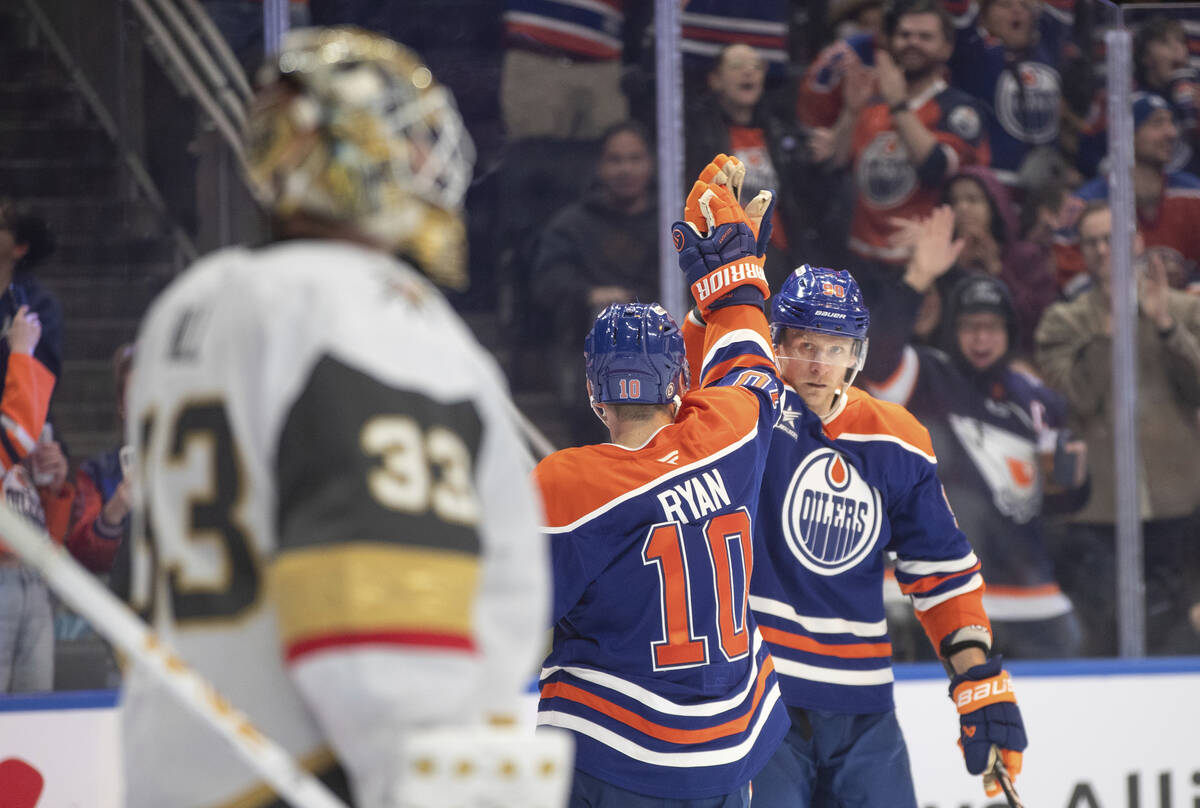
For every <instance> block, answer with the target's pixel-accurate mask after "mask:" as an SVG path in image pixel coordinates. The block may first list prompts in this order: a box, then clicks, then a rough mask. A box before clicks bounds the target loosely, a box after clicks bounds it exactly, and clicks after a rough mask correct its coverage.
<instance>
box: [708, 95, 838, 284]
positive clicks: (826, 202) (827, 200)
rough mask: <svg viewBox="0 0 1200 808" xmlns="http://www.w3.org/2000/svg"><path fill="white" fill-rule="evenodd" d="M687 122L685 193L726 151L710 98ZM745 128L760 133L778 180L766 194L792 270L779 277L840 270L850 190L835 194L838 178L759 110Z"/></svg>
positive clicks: (721, 119) (784, 125)
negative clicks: (809, 268)
mask: <svg viewBox="0 0 1200 808" xmlns="http://www.w3.org/2000/svg"><path fill="white" fill-rule="evenodd" d="M686 118H687V127H686V139H687V144H686V151H685V159H684V178H685V183H684V190H685V191H686V190H687V189H688V188H690V187H691V183H692V181H693V180H695V178H696V177H697V176H698V175H699V174H700V171H701V170H702V169H703V168H704V166H706V165H708V162H709V161H710V160H712V158H713V157H714V156H716V155H717V154H728V153H729V152H730V150H731V147H730V141H729V125H730V123H729V119H728V118H726V117H725V114H724V113H723V112H722V111H721V109H720V107H719V106H717V103H716V101H715V99H713V98H712V97H711V96H707V95H706V96H705V97H704V98H703V99H702V100H700V101H699V102H697V103H696V104H695V105H693V106H692V107H691V108H690V109H689V110H688V112H687V116H686ZM750 125H751V127H757V128H760V129H762V130H763V140H764V141H766V146H767V152H768V153H769V154H770V156H771V164H772V165H773V166H774V167H775V172H776V174H777V175H778V176H779V187H778V188H774V189H771V190H774V191H775V196H776V200H777V201H776V204H777V206H778V213H779V218H780V220H781V222H782V225H783V228H784V230H785V231H786V233H787V238H788V253H789V254H788V255H787V256H786V260H788V261H789V262H790V264H791V265H790V266H788V267H787V269H785V270H784V272H785V273H786V272H787V271H788V270H790V269H791V266H794V265H796V264H799V263H811V264H816V265H826V266H841V265H842V263H841V260H840V259H841V255H842V253H843V252H844V245H845V243H846V237H847V235H848V233H849V221H850V208H851V204H852V197H851V196H850V193H849V189H848V188H846V189H844V191H845V193H842V194H839V193H838V189H839V188H840V186H839V184H838V183H839V178H838V177H836V176H830V175H827V174H825V173H824V172H823V171H822V170H821V169H820V168H818V167H817V166H815V165H814V164H813V163H812V161H811V160H810V159H809V157H808V141H807V139H806V138H805V137H804V135H803V134H802V133H801V132H800V130H799V129H798V128H797V127H796V126H795V125H794V124H793V123H789V122H784V121H783V120H780V119H779V118H776V117H774V116H773V115H772V114H770V113H769V112H768V111H767V109H766V107H765V105H763V104H759V106H758V108H757V109H756V110H755V113H754V118H753V119H752V120H751V122H750ZM748 201H749V200H748V199H743V200H742V202H743V203H745V202H748ZM839 211H840V213H839ZM772 272H773V269H772ZM774 274H778V273H774Z"/></svg>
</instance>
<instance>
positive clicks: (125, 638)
mask: <svg viewBox="0 0 1200 808" xmlns="http://www.w3.org/2000/svg"><path fill="white" fill-rule="evenodd" d="M0 537H3V540H4V543H5V544H6V545H7V546H8V547H9V549H10V550H12V551H13V552H14V553H16V554H17V555H18V556H20V558H21V560H22V561H24V562H25V563H26V564H28V565H29V566H30V567H33V568H34V569H35V570H37V572H38V573H39V574H40V575H41V576H42V578H43V579H44V580H45V581H46V584H47V586H49V587H50V588H51V589H53V590H54V592H55V594H56V595H58V596H59V597H60V598H62V599H63V600H64V601H65V602H66V603H67V604H69V605H70V606H71V608H73V609H74V610H75V611H77V612H78V613H79V614H80V615H82V616H83V617H84V618H85V619H87V620H88V622H90V623H91V624H92V626H93V627H94V628H95V629H96V630H97V631H98V632H100V634H102V635H104V637H105V639H107V640H108V641H109V642H111V643H112V644H113V645H114V646H116V647H118V648H120V649H121V651H122V652H124V653H125V654H126V655H127V656H128V657H129V658H130V659H132V660H134V661H135V662H136V663H137V664H139V665H141V666H143V667H144V668H145V669H146V670H147V671H149V672H151V673H152V674H153V675H154V676H155V677H156V678H157V679H158V680H159V682H160V683H162V684H163V685H164V686H165V687H166V689H167V690H168V691H170V693H171V694H172V695H173V696H174V697H175V698H176V699H177V700H178V701H179V703H180V704H182V705H183V706H184V707H186V708H187V709H189V710H190V711H191V712H192V713H193V714H195V715H196V716H197V717H199V718H200V719H201V720H203V721H204V722H205V723H206V724H208V725H209V726H210V727H211V728H212V729H213V731H214V732H216V733H217V734H218V735H220V736H221V737H222V738H224V739H225V741H226V742H228V743H229V745H230V746H232V747H233V748H234V749H235V750H236V751H237V752H238V754H239V755H241V757H242V759H243V760H245V762H246V763H247V764H248V765H249V766H250V767H251V768H252V769H254V771H255V772H257V773H258V775H259V776H260V777H262V779H263V780H264V781H266V782H267V783H268V784H270V786H271V787H272V788H274V789H275V791H276V793H277V794H279V796H280V797H282V798H283V799H284V800H286V801H287V802H288V803H289V804H290V805H292V806H294V808H346V804H345V803H343V802H342V801H341V800H339V799H338V798H337V797H335V796H334V795H333V794H332V793H331V792H330V791H329V789H327V788H326V787H325V786H324V784H322V783H321V782H320V781H319V780H317V778H315V777H313V776H312V775H311V774H310V773H308V772H307V771H305V770H304V769H302V768H300V766H298V765H297V764H296V761H294V760H293V759H292V757H291V756H290V755H289V754H288V753H287V752H286V751H285V750H284V749H283V748H282V747H281V746H279V744H277V743H276V742H275V741H272V740H271V739H270V738H268V737H266V736H265V735H263V734H262V733H261V732H259V731H258V730H257V729H255V728H254V726H253V725H252V724H251V723H250V721H249V720H248V719H247V718H246V716H244V715H242V714H241V713H240V712H238V711H237V710H235V709H234V708H233V707H232V706H231V705H230V704H229V702H227V701H226V700H225V699H224V698H222V697H221V694H220V693H218V692H217V691H216V689H215V688H214V687H213V686H212V685H211V684H209V683H208V682H207V681H205V680H204V679H203V678H201V677H200V676H199V675H198V674H197V673H196V672H195V671H193V670H191V669H190V668H188V667H187V666H186V665H185V664H184V663H183V661H182V660H181V659H180V658H179V657H178V656H176V655H175V654H174V653H173V652H172V651H171V650H170V649H169V648H167V647H166V646H164V645H163V644H162V643H161V642H160V641H159V640H158V638H157V636H155V634H154V632H153V631H151V630H150V629H149V628H148V627H147V626H146V624H145V623H143V622H142V621H141V620H140V619H139V618H138V617H137V616H136V615H135V614H134V613H133V612H132V611H130V609H129V607H128V606H126V605H125V604H124V603H122V602H121V601H120V600H118V599H117V597H116V596H115V595H113V594H112V593H111V592H109V591H108V590H107V589H105V588H104V586H103V585H101V584H100V582H99V581H97V580H96V579H95V578H94V577H93V576H92V575H91V573H89V572H87V571H86V570H85V569H84V568H83V567H81V566H80V565H79V564H78V563H77V562H76V561H75V559H73V558H71V556H70V555H68V554H67V551H66V550H64V549H63V548H62V547H60V546H58V545H56V544H54V543H53V542H51V541H50V538H49V537H48V536H47V535H46V534H45V533H44V532H43V531H41V530H39V529H38V528H36V527H34V526H33V525H32V524H31V523H30V522H29V521H27V520H26V519H25V517H23V516H21V515H20V514H18V513H17V512H16V511H14V510H12V509H11V508H9V507H8V505H7V504H5V503H2V502H0Z"/></svg>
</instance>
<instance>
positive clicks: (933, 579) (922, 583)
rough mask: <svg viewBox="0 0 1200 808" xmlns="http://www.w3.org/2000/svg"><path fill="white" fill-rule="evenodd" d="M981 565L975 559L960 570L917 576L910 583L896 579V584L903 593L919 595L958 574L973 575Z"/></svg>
mask: <svg viewBox="0 0 1200 808" xmlns="http://www.w3.org/2000/svg"><path fill="white" fill-rule="evenodd" d="M981 566H982V564H980V562H978V561H976V562H975V564H974V565H973V566H971V567H968V568H967V569H965V570H962V571H961V572H952V573H950V574H948V575H926V576H925V577H923V578H918V579H917V580H915V581H913V582H912V583H910V584H906V583H902V582H900V581H899V580H897V581H896V582H897V583H898V584H900V591H901V592H903V593H904V594H906V595H919V594H922V593H923V592H929V591H930V590H932V589H936V588H937V587H939V586H941V585H942V584H944V583H945V582H946V581H949V580H950V579H951V578H957V577H959V576H965V575H973V574H974V573H976V572H979V569H980V567H981Z"/></svg>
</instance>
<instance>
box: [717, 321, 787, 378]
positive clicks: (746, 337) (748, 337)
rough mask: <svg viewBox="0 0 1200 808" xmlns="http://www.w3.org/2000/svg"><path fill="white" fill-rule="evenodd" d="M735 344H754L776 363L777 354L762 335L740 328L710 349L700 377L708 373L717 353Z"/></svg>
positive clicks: (722, 338)
mask: <svg viewBox="0 0 1200 808" xmlns="http://www.w3.org/2000/svg"><path fill="white" fill-rule="evenodd" d="M735 342H753V343H754V344H755V345H757V346H758V347H759V348H762V351H763V353H764V354H765V355H766V357H767V359H769V360H771V361H772V362H774V361H775V352H774V351H773V350H771V346H770V345H769V344H768V343H767V341H766V340H765V339H763V338H762V334H760V333H758V332H757V331H754V330H753V329H749V328H739V329H736V330H734V331H730V332H729V333H728V334H726V335H725V336H723V337H721V338H720V339H719V340H717V342H716V344H715V345H713V346H712V348H710V349H709V351H708V353H707V354H705V355H704V362H703V363H701V365H700V375H702V376H703V375H704V374H705V373H708V368H709V365H711V364H712V361H713V356H714V355H716V353H717V351H720V350H721V349H723V348H728V347H729V346H730V345H733V344H734V343H735Z"/></svg>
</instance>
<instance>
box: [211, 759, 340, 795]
mask: <svg viewBox="0 0 1200 808" xmlns="http://www.w3.org/2000/svg"><path fill="white" fill-rule="evenodd" d="M296 763H297V764H298V765H299V766H300V768H302V769H304V770H305V771H306V772H308V773H309V774H315V775H317V776H321V775H323V774H325V773H326V772H328V771H329V770H331V769H332V768H333V767H334V766H336V765H337V758H335V757H334V756H333V752H332V751H330V749H329V747H327V746H322V747H321V748H320V749H317V750H316V751H315V752H309V753H308V754H307V755H303V756H301V757H300V758H298V759H297V760H296ZM278 801H279V796H278V795H277V794H276V793H275V789H273V788H271V787H270V786H269V785H267V784H266V783H260V784H258V785H256V786H253V787H251V788H248V789H246V790H245V791H243V792H242V793H241V794H239V795H238V796H236V797H234V798H233V799H232V800H230V801H229V802H223V803H221V804H220V805H219V806H216V808H263V806H267V805H271V804H278Z"/></svg>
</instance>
